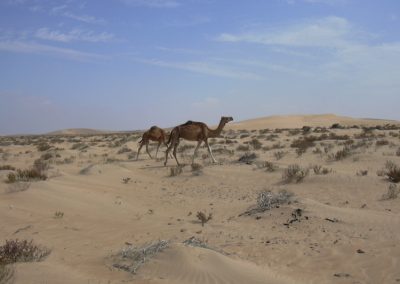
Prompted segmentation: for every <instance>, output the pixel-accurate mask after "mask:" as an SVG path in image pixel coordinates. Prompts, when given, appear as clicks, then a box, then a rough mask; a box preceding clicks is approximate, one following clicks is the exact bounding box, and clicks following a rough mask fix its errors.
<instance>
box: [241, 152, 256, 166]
mask: <svg viewBox="0 0 400 284" xmlns="http://www.w3.org/2000/svg"><path fill="white" fill-rule="evenodd" d="M255 159H257V155H256V154H255V153H245V154H244V155H243V156H241V157H240V158H239V160H238V161H239V162H240V163H246V164H249V165H250V164H252V163H253V162H254V160H255Z"/></svg>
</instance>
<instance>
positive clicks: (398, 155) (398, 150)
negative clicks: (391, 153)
mask: <svg viewBox="0 0 400 284" xmlns="http://www.w3.org/2000/svg"><path fill="white" fill-rule="evenodd" d="M396 156H397V157H400V148H399V149H397V151H396Z"/></svg>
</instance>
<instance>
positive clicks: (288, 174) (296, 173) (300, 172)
mask: <svg viewBox="0 0 400 284" xmlns="http://www.w3.org/2000/svg"><path fill="white" fill-rule="evenodd" d="M308 174H309V169H305V168H302V167H300V166H299V165H298V164H293V165H289V167H288V168H287V169H285V171H284V172H283V174H282V179H283V181H284V182H287V183H290V182H296V183H299V182H302V181H303V180H304V178H305V177H306V176H308Z"/></svg>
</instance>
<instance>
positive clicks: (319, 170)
mask: <svg viewBox="0 0 400 284" xmlns="http://www.w3.org/2000/svg"><path fill="white" fill-rule="evenodd" d="M313 171H314V174H316V175H327V174H329V173H331V172H332V169H328V168H325V167H322V166H321V165H314V166H313Z"/></svg>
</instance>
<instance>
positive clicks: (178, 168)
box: [169, 166, 183, 177]
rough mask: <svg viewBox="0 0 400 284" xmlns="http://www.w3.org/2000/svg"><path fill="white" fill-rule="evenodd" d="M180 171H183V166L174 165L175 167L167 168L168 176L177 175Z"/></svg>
mask: <svg viewBox="0 0 400 284" xmlns="http://www.w3.org/2000/svg"><path fill="white" fill-rule="evenodd" d="M182 172H183V167H182V166H175V167H172V168H169V176H170V177H175V176H178V175H180V174H181V173H182Z"/></svg>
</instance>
